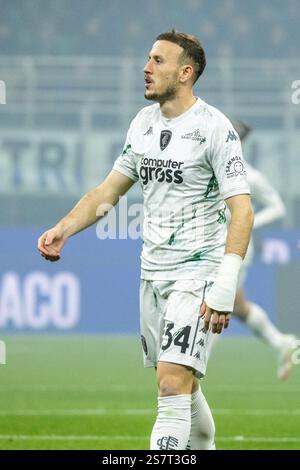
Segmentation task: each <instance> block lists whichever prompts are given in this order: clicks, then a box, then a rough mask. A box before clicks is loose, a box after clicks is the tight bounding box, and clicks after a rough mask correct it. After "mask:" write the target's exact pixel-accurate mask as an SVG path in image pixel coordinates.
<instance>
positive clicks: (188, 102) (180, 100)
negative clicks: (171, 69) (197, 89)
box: [160, 93, 197, 119]
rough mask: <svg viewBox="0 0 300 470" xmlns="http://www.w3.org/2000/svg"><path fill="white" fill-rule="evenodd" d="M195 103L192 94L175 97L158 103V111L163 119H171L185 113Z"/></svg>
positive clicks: (194, 97)
mask: <svg viewBox="0 0 300 470" xmlns="http://www.w3.org/2000/svg"><path fill="white" fill-rule="evenodd" d="M196 101H197V98H196V96H194V95H193V94H192V93H190V94H188V95H183V96H176V97H175V98H174V99H172V100H168V101H165V102H164V103H160V111H161V114H162V115H163V117H165V118H167V119H172V118H176V117H178V116H180V115H181V114H183V113H185V112H186V111H187V110H188V109H189V108H191V107H192V106H193V105H194V104H195V103H196Z"/></svg>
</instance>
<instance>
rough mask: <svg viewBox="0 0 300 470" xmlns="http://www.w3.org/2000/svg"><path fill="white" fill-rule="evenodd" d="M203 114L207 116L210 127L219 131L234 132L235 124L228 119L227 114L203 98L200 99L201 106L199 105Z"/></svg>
mask: <svg viewBox="0 0 300 470" xmlns="http://www.w3.org/2000/svg"><path fill="white" fill-rule="evenodd" d="M199 109H200V111H201V114H202V116H203V117H204V118H205V120H206V122H207V126H208V128H210V130H211V131H212V132H213V131H218V132H228V131H231V132H233V131H234V129H233V125H232V123H231V122H230V120H229V119H228V117H227V116H225V114H224V113H223V112H222V111H220V110H219V109H218V108H216V107H215V106H212V105H210V104H208V103H206V102H205V101H203V100H202V99H200V107H199Z"/></svg>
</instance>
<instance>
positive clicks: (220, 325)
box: [217, 315, 225, 335]
mask: <svg viewBox="0 0 300 470" xmlns="http://www.w3.org/2000/svg"><path fill="white" fill-rule="evenodd" d="M224 326H225V315H219V321H218V324H217V334H218V335H219V334H221V333H222V330H223V328H224Z"/></svg>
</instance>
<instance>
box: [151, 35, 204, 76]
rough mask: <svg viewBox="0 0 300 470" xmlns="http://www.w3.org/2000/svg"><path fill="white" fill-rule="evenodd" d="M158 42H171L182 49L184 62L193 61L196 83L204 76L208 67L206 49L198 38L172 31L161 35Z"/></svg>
mask: <svg viewBox="0 0 300 470" xmlns="http://www.w3.org/2000/svg"><path fill="white" fill-rule="evenodd" d="M156 41H170V42H173V43H175V44H177V45H178V46H180V47H182V49H183V52H182V56H181V59H182V61H184V60H186V59H189V60H192V64H193V67H194V83H195V82H196V81H197V80H198V78H199V77H200V75H202V72H203V70H204V69H205V66H206V58H205V52H204V49H203V47H202V45H201V43H200V41H199V39H198V38H196V36H193V35H191V34H186V33H180V32H178V31H175V30H174V29H172V31H169V32H167V33H162V34H159V35H158V36H157V38H156Z"/></svg>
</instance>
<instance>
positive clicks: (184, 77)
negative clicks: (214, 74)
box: [179, 64, 194, 83]
mask: <svg viewBox="0 0 300 470" xmlns="http://www.w3.org/2000/svg"><path fill="white" fill-rule="evenodd" d="M193 74H194V69H193V66H192V65H191V64H185V65H183V66H182V67H181V69H180V75H179V81H180V82H181V83H185V82H187V81H188V80H190V79H191V78H192V77H193Z"/></svg>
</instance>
